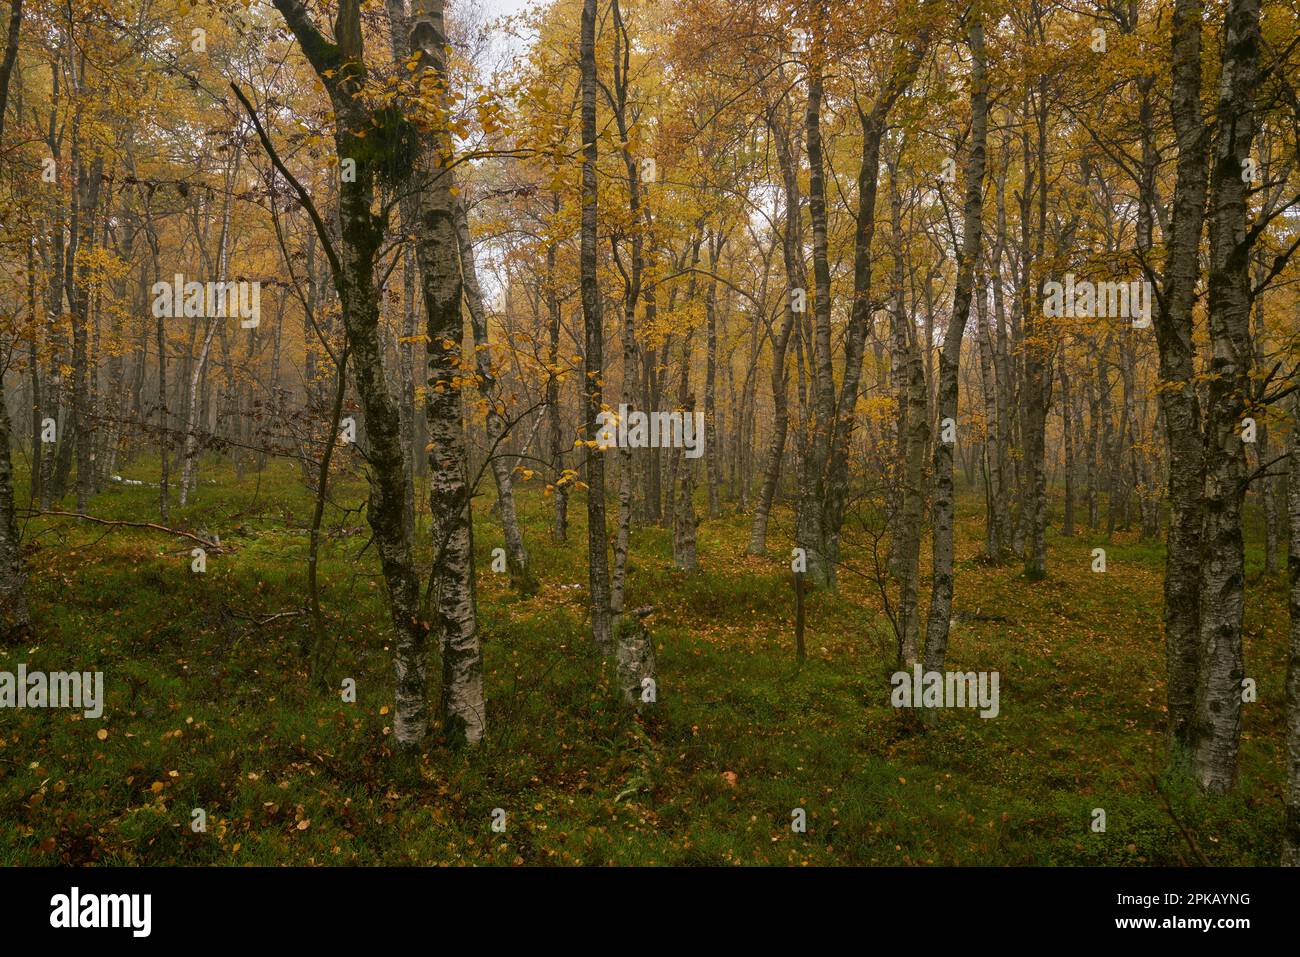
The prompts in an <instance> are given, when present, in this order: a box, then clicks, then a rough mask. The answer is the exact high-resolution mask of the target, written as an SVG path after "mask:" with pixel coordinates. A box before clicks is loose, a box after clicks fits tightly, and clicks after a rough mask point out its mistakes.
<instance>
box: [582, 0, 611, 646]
mask: <svg viewBox="0 0 1300 957" xmlns="http://www.w3.org/2000/svg"><path fill="white" fill-rule="evenodd" d="M580 47H581V49H580V53H579V60H580V70H581V84H580V86H581V89H582V143H583V147H582V224H581V239H580V249H579V271H580V273H581V283H580V286H581V298H582V322H583V329H584V334H585V348H584V350H583V351H584V355H583V372H584V377H583V387H582V394H583V397H584V399H585V402H584V410H583V411H584V413H585V414H584V420H585V423H586V428H585V429H584V435H583V438H584V439H585V440H586V441H587V442H588V443H593V442H594V441H595V437H596V434H597V432H598V430H599V427H600V426H599V423H598V422H597V416H599V415H600V413H601V411H602V406H603V405H604V386H603V385H602V384H601V380H602V379H603V377H604V375H605V362H604V342H603V335H604V333H603V329H602V323H601V308H600V307H601V303H600V287H599V285H598V283H597V279H596V204H597V202H598V200H597V186H596V160H597V156H598V148H597V143H596V0H583V4H582V36H581V43H580ZM604 454H605V453H604V452H602V451H600V450H599V449H596V448H593V447H592V445H591V444H588V445H587V446H586V466H587V486H588V488H587V568H588V584H589V590H590V599H591V630H592V637H593V638H594V639H595V642H596V645H597V646H598V647H599V648H600V649H601V651H602V652H604V653H605V654H607V655H608V654H612V652H613V649H614V645H613V632H612V628H611V622H610V595H609V553H608V547H609V545H608V541H607V540H606V531H605V460H604V458H603V456H604Z"/></svg>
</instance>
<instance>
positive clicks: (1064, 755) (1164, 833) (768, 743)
mask: <svg viewBox="0 0 1300 957" xmlns="http://www.w3.org/2000/svg"><path fill="white" fill-rule="evenodd" d="M19 468H20V472H21V470H22V466H21V464H20V466H19ZM125 474H126V476H127V477H128V478H134V479H140V480H146V481H156V474H157V473H156V463H149V462H146V461H141V462H139V463H137V464H136V466H134V467H132V468H129V469H127V470H126V473H125ZM201 474H202V479H203V482H202V484H201V485H200V487H199V492H198V495H197V502H195V503H193V504H192V505H191V506H189V507H188V508H185V509H179V508H175V507H173V514H172V520H171V523H172V525H173V526H174V527H178V528H188V529H208V530H211V531H215V532H217V533H219V534H220V537H221V542H222V544H223V545H225V546H228V547H229V548H231V549H232V550H230V551H223V552H220V553H212V554H209V555H208V556H207V570H206V573H204V574H195V573H193V572H192V571H191V569H190V563H191V558H190V548H191V547H192V546H193V544H194V543H193V542H190V541H187V540H185V539H181V538H174V537H171V536H168V535H166V534H160V533H158V532H155V531H151V530H136V529H127V528H109V527H105V526H98V525H91V524H87V523H82V522H78V521H77V520H75V519H68V518H61V517H42V518H38V519H32V520H30V521H27V522H26V524H25V544H26V546H27V560H28V566H29V572H30V573H31V586H30V588H31V599H32V603H33V606H34V611H35V614H36V618H37V626H38V629H39V632H38V637H37V639H36V640H35V641H34V642H33V643H32V644H31V645H30V646H28V647H15V648H8V649H0V671H4V670H7V671H11V672H13V671H16V670H17V666H18V665H19V664H20V663H26V665H27V667H28V669H29V671H30V670H37V669H41V670H46V671H55V670H74V669H75V670H82V671H85V670H92V671H93V670H99V671H103V672H104V674H105V696H106V699H107V703H106V706H105V709H104V715H103V717H102V718H101V719H85V718H83V716H82V714H81V712H80V711H73V710H56V709H43V710H31V709H29V710H9V709H5V710H3V711H0V821H2V822H4V826H3V827H0V864H5V865H11V864H56V863H65V864H85V863H90V862H99V863H103V864H125V863H148V864H170V863H179V864H261V865H271V864H439V863H469V864H503V865H519V864H547V863H550V864H607V863H617V864H945V865H946V864H1103V865H1121V864H1122V865H1135V864H1136V865H1141V864H1179V863H1197V862H1198V861H1199V860H1201V859H1202V856H1203V858H1204V860H1207V861H1209V862H1210V863H1213V864H1265V865H1271V864H1274V863H1275V862H1276V860H1277V854H1278V848H1279V844H1280V835H1281V820H1282V785H1283V775H1284V763H1283V753H1282V740H1283V683H1284V677H1285V648H1286V633H1285V627H1286V605H1285V591H1284V582H1283V579H1282V578H1281V577H1273V578H1265V577H1263V576H1262V575H1261V570H1262V554H1261V550H1260V548H1259V547H1258V534H1259V529H1258V527H1257V522H1256V523H1255V524H1254V525H1252V527H1251V528H1250V531H1251V532H1252V533H1253V535H1252V537H1251V538H1250V540H1249V552H1248V595H1247V611H1246V662H1247V672H1246V673H1247V675H1249V676H1251V677H1253V678H1254V679H1255V680H1256V682H1257V684H1258V701H1256V702H1255V703H1251V704H1247V705H1246V706H1245V708H1244V717H1243V731H1242V748H1241V762H1240V779H1241V783H1240V786H1239V788H1238V790H1237V791H1236V792H1235V793H1234V794H1233V795H1231V796H1229V797H1227V798H1223V799H1218V800H1209V799H1204V798H1201V797H1199V796H1197V795H1196V794H1195V792H1194V790H1193V789H1191V788H1189V787H1188V785H1187V784H1186V781H1185V779H1184V778H1182V777H1181V776H1179V775H1176V774H1173V773H1171V772H1170V771H1169V770H1168V769H1167V767H1166V763H1167V762H1166V757H1165V748H1164V737H1163V727H1164V696H1165V691H1164V683H1163V673H1164V650H1163V644H1162V639H1161V627H1160V621H1161V580H1162V571H1163V547H1162V546H1161V545H1160V544H1158V543H1140V542H1138V540H1137V535H1136V532H1134V533H1122V534H1117V535H1116V536H1115V539H1114V540H1113V541H1111V542H1106V541H1105V540H1104V535H1100V534H1090V533H1088V532H1087V531H1086V529H1083V530H1081V532H1080V534H1079V535H1077V536H1076V537H1073V538H1063V537H1061V536H1060V535H1059V534H1058V531H1059V521H1058V520H1057V519H1058V517H1059V515H1058V514H1053V516H1052V519H1053V525H1052V529H1051V530H1050V531H1049V539H1048V549H1049V551H1048V557H1049V578H1048V579H1047V580H1046V581H1042V582H1037V583H1030V582H1028V581H1026V580H1025V579H1024V578H1023V577H1022V574H1021V566H1020V565H1019V564H1018V563H1017V564H1009V565H1003V566H995V565H991V564H988V563H986V562H984V561H982V560H981V559H980V557H979V553H980V545H981V536H982V502H981V500H980V499H979V498H978V497H977V496H976V495H975V494H974V492H973V491H972V492H971V493H970V494H968V495H967V496H966V497H965V498H964V499H962V501H961V502H960V508H959V515H958V528H957V577H956V601H955V614H954V618H955V622H956V623H955V625H954V627H953V630H952V637H951V646H950V655H949V664H948V667H949V668H951V669H963V670H987V671H992V670H996V671H998V672H999V673H1000V692H1001V694H1000V699H1001V700H1000V713H999V715H998V716H997V717H996V718H992V719H983V718H981V717H980V716H979V714H978V712H977V711H975V710H959V709H950V710H943V711H939V712H937V714H935V720H934V721H932V722H928V723H927V724H926V725H925V727H924V729H921V728H919V727H918V725H917V722H916V721H915V720H913V719H912V714H913V713H912V712H907V711H902V710H896V709H894V708H892V707H891V706H890V702H889V691H890V688H889V685H888V678H889V675H890V673H891V672H893V671H894V646H893V638H892V633H891V631H890V629H889V625H888V623H887V621H886V619H885V617H884V616H883V615H882V614H881V601H880V594H879V591H878V589H877V586H876V585H875V583H874V582H872V581H870V580H869V576H867V577H863V576H860V575H854V574H844V575H842V576H841V586H840V589H839V591H838V593H836V594H827V593H821V594H815V595H811V596H810V597H809V599H808V619H807V628H808V638H807V644H808V657H807V660H806V661H805V662H804V663H803V665H802V666H799V665H798V664H797V663H796V661H795V657H794V650H793V619H794V601H793V594H792V589H791V584H790V580H791V579H790V566H789V547H790V539H791V528H790V515H789V512H788V511H785V510H783V509H778V510H777V512H776V513H775V515H774V518H773V523H772V528H771V533H770V536H769V542H770V546H771V547H770V549H769V557H767V558H763V559H758V558H748V557H745V556H744V550H745V545H746V543H747V541H748V531H749V520H748V517H747V516H745V515H740V514H736V513H735V512H734V510H731V511H728V512H727V513H726V514H725V515H724V516H723V517H722V518H721V519H717V520H703V521H701V523H700V526H699V552H700V563H701V568H700V570H699V572H698V573H696V574H695V575H693V576H690V577H686V576H684V575H683V574H682V573H680V572H677V571H675V570H674V569H673V567H672V561H671V541H670V535H669V533H668V532H667V531H666V530H663V529H659V528H640V529H636V530H635V531H634V536H633V560H632V564H631V567H630V576H629V582H630V588H629V600H628V606H629V607H636V606H638V605H644V604H654V605H656V606H657V607H658V611H657V613H656V614H655V615H654V616H653V617H651V618H650V619H649V620H648V621H649V624H650V627H651V631H652V633H653V635H654V637H655V640H656V647H657V653H658V675H659V681H658V705H657V708H656V709H655V711H654V713H653V714H652V715H649V716H647V717H643V718H636V717H634V716H632V715H630V714H629V713H628V712H627V711H626V709H624V708H623V707H622V705H621V704H620V702H619V700H618V697H617V693H616V692H615V691H614V690H613V687H612V686H613V682H612V678H613V675H612V673H611V672H612V669H611V668H610V667H609V666H607V665H604V664H603V663H602V662H601V661H600V660H599V659H598V658H597V657H596V656H595V655H593V653H592V650H591V647H590V643H589V639H588V638H587V637H586V621H587V611H586V570H585V567H586V566H585V541H586V532H585V506H584V502H583V499H582V497H581V496H580V495H579V496H575V497H574V498H573V500H572V501H571V507H570V514H571V517H572V520H573V521H572V528H571V534H570V538H569V544H567V545H562V546H556V545H552V544H551V543H550V542H549V540H548V521H549V516H550V501H549V499H546V498H544V497H543V496H542V494H541V492H540V490H539V489H538V486H537V481H536V480H534V481H533V482H532V483H529V484H527V485H525V486H524V489H523V491H522V493H521V505H522V520H523V524H524V533H525V536H526V540H527V544H528V547H529V550H530V555H531V558H532V561H533V563H534V566H535V568H536V571H537V574H538V576H539V578H540V580H541V583H542V584H541V588H540V590H539V592H538V593H537V595H536V596H534V597H531V598H521V597H518V596H517V595H515V594H514V593H512V592H511V590H510V588H509V584H508V581H507V577H506V576H505V575H494V574H493V573H492V572H491V571H490V565H491V550H492V549H493V548H494V547H496V546H497V545H499V544H501V542H500V539H501V536H500V529H499V526H498V525H497V524H496V522H495V516H493V515H492V510H491V505H490V503H491V501H492V494H491V492H490V491H489V493H488V494H487V495H486V496H483V497H480V498H479V499H477V500H476V515H475V519H476V522H475V549H476V553H477V555H478V568H479V574H478V600H479V616H480V628H481V632H482V637H483V642H484V655H485V686H486V691H487V696H488V704H487V707H488V722H489V735H490V742H489V744H488V745H487V746H486V747H484V748H481V749H479V750H478V751H477V752H476V753H472V754H466V753H462V752H457V751H453V750H450V749H448V748H446V747H444V746H442V745H441V744H440V743H439V742H438V741H437V740H436V739H435V740H434V741H433V743H432V745H431V747H430V749H429V751H428V753H427V754H425V755H423V756H421V757H420V758H419V759H418V760H399V759H398V758H396V757H395V756H394V755H393V753H392V749H391V747H390V745H391V742H392V739H391V736H390V726H391V722H392V716H391V711H390V709H391V704H392V673H391V664H390V656H389V654H388V650H387V648H386V636H387V635H388V633H389V623H388V616H387V612H386V608H385V601H384V592H383V581H382V578H381V577H380V576H379V574H378V568H377V559H376V556H375V552H374V548H373V547H369V548H367V547H365V546H366V544H367V541H368V537H369V536H368V529H367V527H366V524H365V519H364V514H363V513H362V512H360V511H357V510H353V511H350V512H346V513H345V512H342V511H340V510H339V509H333V508H332V509H330V510H329V511H328V512H327V528H333V529H335V530H337V529H338V528H339V527H340V525H341V526H343V527H345V529H346V532H347V535H346V537H342V538H339V539H335V540H331V541H330V542H329V543H328V545H327V547H326V549H325V553H324V556H323V560H322V566H321V576H322V582H323V597H322V603H323V608H324V612H325V615H326V618H327V621H328V624H329V626H330V631H331V635H332V638H333V640H334V642H335V647H336V649H337V656H336V660H335V662H334V666H333V667H332V669H331V684H332V686H333V688H334V689H335V690H332V691H329V692H317V691H313V690H311V688H310V687H309V682H308V680H307V670H308V669H307V661H306V659H305V658H304V656H303V648H304V646H305V643H306V641H307V636H308V633H309V628H308V623H307V619H306V618H305V617H304V616H303V615H302V614H301V613H298V612H300V610H301V609H302V608H303V607H304V606H305V604H306V597H307V595H306V584H305V583H306V554H307V534H306V531H305V529H306V526H307V524H308V522H309V519H310V515H311V495H310V493H309V492H308V491H307V490H306V489H305V488H304V487H303V486H302V484H301V482H300V481H299V479H298V476H297V473H296V472H295V471H294V470H293V469H292V468H290V467H289V466H284V465H281V466H273V467H269V468H268V469H267V470H266V471H264V472H263V473H261V475H260V477H259V475H258V474H256V473H251V472H250V473H249V474H248V475H246V476H245V477H244V478H243V480H242V481H236V478H235V475H234V472H233V470H229V469H227V468H226V467H224V466H217V465H215V464H209V465H207V466H206V468H205V470H204V471H203V472H202V473H201ZM213 480H215V483H214V482H213ZM19 483H20V484H19V488H18V490H17V491H18V497H19V501H20V502H26V501H27V487H26V482H25V478H24V477H23V476H22V475H21V474H20V476H19ZM332 492H333V498H334V501H336V502H340V503H344V504H346V505H349V506H351V507H352V508H353V509H357V508H360V507H361V505H362V503H363V502H364V493H365V488H364V483H363V482H362V481H361V480H359V479H357V478H352V479H340V480H338V482H337V484H336V486H335V487H334V488H333V489H332ZM1058 500H1059V497H1058ZM65 507H67V508H71V506H65ZM90 511H91V512H92V513H93V514H95V515H97V516H100V517H103V518H109V519H123V520H130V521H157V490H156V489H154V488H148V487H139V486H125V485H111V486H109V487H108V488H106V489H105V490H104V491H103V492H102V493H101V494H99V495H98V496H96V497H95V498H94V500H93V501H92V504H91V507H90ZM1057 512H1058V513H1059V504H1058V508H1057ZM424 522H425V528H424V532H425V533H424V535H423V536H422V540H424V541H426V542H427V539H428V534H427V507H426V509H425V515H424ZM1100 545H1104V546H1105V548H1106V549H1107V564H1108V571H1107V573H1106V574H1104V575H1102V574H1096V573H1093V572H1092V571H1091V558H1090V551H1091V549H1092V548H1094V547H1097V546H1100ZM928 552H929V538H928V532H927V533H926V537H925V544H924V547H923V554H928ZM358 553H360V555H359V557H358ZM846 557H847V559H848V560H849V562H850V563H851V564H852V563H855V562H861V561H864V559H863V558H862V556H860V555H857V554H855V553H854V552H853V550H849V551H848V552H847V554H846ZM427 558H428V556H427V555H425V556H423V561H424V565H425V567H427ZM925 560H926V561H928V558H927V559H925ZM860 567H865V566H860ZM928 595H929V584H928V581H923V584H922V605H923V606H924V605H925V604H926V603H927V602H928ZM283 612H292V613H297V614H285V615H281V614H280V613H283ZM277 615H278V616H279V617H273V616H277ZM267 619H269V620H267ZM922 620H923V621H924V608H923V614H922ZM429 673H430V685H431V687H430V700H431V702H432V704H433V707H432V708H431V710H432V711H433V712H434V713H436V712H437V708H436V702H437V700H438V699H437V695H438V674H439V667H438V665H437V662H436V656H435V658H431V662H430V668H429ZM345 678H352V679H354V680H355V682H356V689H357V693H356V702H355V703H345V702H344V701H342V700H341V699H342V695H341V693H340V691H339V690H338V689H339V688H340V687H341V685H342V683H343V679H345ZM199 808H201V809H203V811H204V812H205V814H206V824H207V826H206V831H204V832H202V833H196V832H194V831H193V830H192V828H191V820H192V816H193V813H194V809H199ZM497 808H499V809H502V810H504V811H505V812H506V817H505V822H506V829H505V831H504V833H497V832H494V831H493V829H492V822H493V819H494V813H493V812H494V809H497ZM795 808H804V809H805V810H806V814H807V831H806V833H796V832H794V831H792V829H791V821H792V811H793V809H795ZM1095 808H1102V809H1104V810H1105V812H1106V830H1105V832H1104V833H1097V832H1094V831H1093V830H1092V829H1091V827H1090V825H1091V824H1092V821H1093V809H1095ZM498 818H499V815H498Z"/></svg>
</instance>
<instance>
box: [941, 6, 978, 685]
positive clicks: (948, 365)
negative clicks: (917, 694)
mask: <svg viewBox="0 0 1300 957" xmlns="http://www.w3.org/2000/svg"><path fill="white" fill-rule="evenodd" d="M973 15H974V16H975V21H974V22H973V23H972V24H971V27H970V39H969V42H970V50H971V78H970V84H971V92H970V102H971V138H970V153H969V155H968V156H967V157H966V197H965V203H964V206H963V209H962V240H961V250H960V252H959V253H958V259H957V288H956V291H955V292H954V293H953V305H952V317H951V319H950V320H949V322H948V330H947V332H946V333H945V334H944V339H943V350H942V351H941V352H940V353H939V390H938V406H939V423H940V429H939V441H938V442H936V443H935V444H934V508H933V531H932V539H931V554H932V556H933V560H934V561H933V565H934V578H933V584H932V587H931V591H930V618H929V622H928V623H927V626H926V633H925V670H926V671H943V666H944V662H945V660H946V655H947V651H948V622H949V620H950V618H951V617H952V592H953V510H954V502H953V499H954V493H953V480H952V453H953V447H954V446H955V445H956V442H955V441H954V442H952V443H949V442H947V441H945V440H944V436H943V432H944V423H946V422H950V423H951V424H952V425H953V428H954V429H955V427H956V422H957V387H958V366H959V363H960V361H961V344H962V338H963V337H964V336H965V334H966V322H967V320H968V318H969V316H970V306H971V296H972V294H973V290H974V283H975V263H976V262H977V261H978V260H979V256H980V243H981V241H982V240H983V236H984V229H983V225H984V220H983V202H984V199H983V197H984V192H983V190H984V155H985V142H986V141H987V139H988V86H987V80H986V77H985V58H984V27H983V25H982V24H981V23H980V21H979V18H978V15H977V14H973Z"/></svg>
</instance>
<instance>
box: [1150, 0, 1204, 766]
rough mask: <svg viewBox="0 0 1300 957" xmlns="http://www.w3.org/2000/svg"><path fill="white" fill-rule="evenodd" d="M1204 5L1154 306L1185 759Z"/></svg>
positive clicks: (1188, 11) (1189, 21) (1179, 747)
mask: <svg viewBox="0 0 1300 957" xmlns="http://www.w3.org/2000/svg"><path fill="white" fill-rule="evenodd" d="M1201 19H1202V2H1201V0H1176V2H1175V4H1174V16H1173V96H1172V99H1171V101H1170V109H1169V111H1170V115H1171V116H1172V117H1173V123H1174V129H1175V131H1176V134H1177V146H1178V171H1177V179H1176V181H1175V185H1174V197H1173V213H1172V223H1171V226H1170V231H1169V238H1168V240H1167V244H1166V245H1167V246H1168V254H1167V257H1166V261H1165V273H1164V280H1163V284H1162V285H1163V293H1162V295H1161V296H1160V297H1159V299H1158V301H1157V303H1156V307H1157V308H1156V317H1155V318H1156V321H1155V333H1156V343H1157V345H1158V347H1159V350H1160V389H1159V392H1158V394H1159V397H1160V405H1161V409H1162V412H1163V414H1164V422H1165V435H1166V437H1167V439H1168V443H1169V505H1170V514H1169V530H1168V539H1167V544H1166V549H1165V585H1164V606H1165V607H1164V620H1165V656H1166V667H1167V672H1168V674H1167V680H1166V685H1167V703H1168V712H1169V739H1170V744H1171V746H1172V747H1173V749H1174V751H1175V757H1178V753H1179V752H1182V751H1183V749H1185V748H1187V747H1188V746H1189V744H1190V736H1191V726H1192V716H1193V711H1194V702H1195V688H1196V673H1197V670H1198V668H1199V660H1200V652H1199V647H1200V637H1199V635H1200V561H1201V510H1200V498H1201V492H1202V484H1203V481H1202V477H1203V475H1204V465H1203V462H1202V458H1201V456H1202V448H1201V441H1202V440H1201V409H1200V402H1199V400H1198V398H1197V392H1196V382H1195V378H1194V376H1195V372H1196V346H1195V344H1194V342H1193V339H1192V305H1193V303H1194V302H1195V299H1196V278H1197V272H1198V268H1199V264H1198V261H1197V260H1198V255H1199V250H1200V242H1201V227H1202V223H1203V221H1204V207H1205V192H1206V181H1207V176H1206V164H1205V137H1206V129H1205V124H1204V122H1203V120H1202V119H1201Z"/></svg>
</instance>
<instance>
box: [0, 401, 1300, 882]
mask: <svg viewBox="0 0 1300 957" xmlns="http://www.w3.org/2000/svg"><path fill="white" fill-rule="evenodd" d="M1292 414H1293V418H1294V421H1293V422H1292V423H1291V445H1290V456H1289V458H1290V463H1289V474H1288V487H1287V517H1288V522H1287V525H1288V527H1289V529H1290V533H1291V541H1290V545H1289V546H1288V551H1287V574H1288V576H1289V578H1290V610H1291V649H1290V655H1289V658H1288V663H1287V672H1286V812H1285V814H1286V816H1285V818H1284V820H1283V824H1282V864H1283V866H1284V867H1300V395H1297V396H1296V397H1295V399H1294V400H1293V402H1292ZM0 464H3V463H0Z"/></svg>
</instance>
